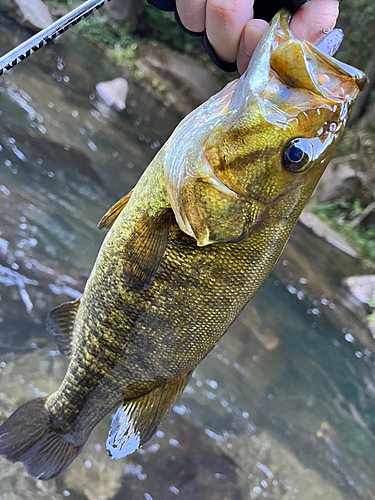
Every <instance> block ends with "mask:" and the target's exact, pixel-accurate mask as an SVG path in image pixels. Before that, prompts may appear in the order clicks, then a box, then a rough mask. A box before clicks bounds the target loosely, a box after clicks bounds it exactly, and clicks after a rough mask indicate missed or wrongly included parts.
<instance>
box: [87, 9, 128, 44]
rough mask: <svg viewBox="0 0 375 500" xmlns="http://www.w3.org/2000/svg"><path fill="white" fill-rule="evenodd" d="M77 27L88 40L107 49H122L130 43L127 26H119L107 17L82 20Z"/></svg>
mask: <svg viewBox="0 0 375 500" xmlns="http://www.w3.org/2000/svg"><path fill="white" fill-rule="evenodd" d="M78 26H79V28H80V30H81V31H82V32H83V33H84V34H85V35H86V36H87V38H88V39H89V40H91V41H92V42H96V43H100V44H102V45H104V46H105V47H108V48H112V47H113V48H117V49H124V48H127V47H128V46H129V44H130V42H131V41H132V36H131V35H130V28H129V25H127V24H126V25H125V26H119V25H118V24H117V23H116V22H115V21H113V20H112V19H111V18H110V17H108V16H107V15H102V16H99V15H97V16H93V17H91V18H89V19H83V20H82V21H81V22H80V23H79V25H78Z"/></svg>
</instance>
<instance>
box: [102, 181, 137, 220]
mask: <svg viewBox="0 0 375 500" xmlns="http://www.w3.org/2000/svg"><path fill="white" fill-rule="evenodd" d="M132 193H133V190H131V191H130V192H129V193H128V194H127V195H126V196H123V197H122V198H121V200H119V201H118V202H117V203H115V204H114V205H113V207H111V208H110V209H109V210H108V212H107V213H105V214H104V215H103V217H102V218H101V219H100V221H99V224H98V229H110V228H111V227H112V226H113V224H114V223H115V221H116V219H117V217H118V216H119V215H120V213H121V212H122V211H123V210H124V208H125V207H126V205H127V204H128V202H129V200H130V197H131V195H132Z"/></svg>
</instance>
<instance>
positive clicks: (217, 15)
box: [176, 0, 339, 74]
mask: <svg viewBox="0 0 375 500" xmlns="http://www.w3.org/2000/svg"><path fill="white" fill-rule="evenodd" d="M264 1H267V0H264ZM253 5H254V0H176V9H177V13H178V16H179V18H180V20H181V23H182V24H183V26H184V27H185V28H186V29H187V30H189V31H192V32H203V31H204V30H206V35H207V38H208V40H209V42H210V44H211V46H212V48H213V49H214V51H215V54H216V56H217V57H218V59H220V60H221V61H223V62H225V63H234V62H237V67H238V71H239V72H240V74H242V73H244V72H245V70H246V68H247V66H248V64H249V61H250V59H251V56H252V54H253V52H254V50H255V47H256V46H257V44H258V42H259V40H260V37H261V35H262V33H263V31H264V29H265V28H266V26H267V25H268V23H267V22H266V21H264V20H263V19H254V9H253ZM338 13H339V1H338V0H310V1H307V2H306V3H304V4H303V5H302V6H301V7H300V8H299V9H298V10H297V11H296V12H295V13H294V14H293V16H292V19H291V22H290V28H291V30H292V32H293V34H294V36H295V37H296V38H298V39H299V40H308V41H310V42H312V43H314V42H316V40H318V39H319V38H321V37H322V36H323V30H329V31H330V30H332V29H333V28H334V26H335V23H336V20H337V16H338Z"/></svg>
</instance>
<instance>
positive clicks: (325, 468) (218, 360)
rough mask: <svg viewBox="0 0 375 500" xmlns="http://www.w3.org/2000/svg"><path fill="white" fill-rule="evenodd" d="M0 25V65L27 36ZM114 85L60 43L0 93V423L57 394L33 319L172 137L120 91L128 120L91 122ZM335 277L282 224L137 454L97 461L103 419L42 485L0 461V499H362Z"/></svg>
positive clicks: (370, 377)
mask: <svg viewBox="0 0 375 500" xmlns="http://www.w3.org/2000/svg"><path fill="white" fill-rule="evenodd" d="M0 21H1V26H2V32H1V33H0V41H1V47H2V51H3V52H6V51H7V50H9V49H10V48H11V44H10V40H11V41H12V45H15V44H16V43H19V41H21V39H23V38H25V37H26V36H27V34H26V32H25V31H24V30H23V29H21V28H19V27H18V26H17V25H16V24H14V23H13V22H11V21H9V20H7V19H5V18H4V19H1V20H0ZM117 76H118V73H117V72H116V70H115V69H114V68H112V67H111V66H110V65H109V63H108V62H106V61H105V59H103V58H102V53H101V52H100V51H99V50H98V49H95V48H94V47H92V46H91V45H89V44H88V43H87V42H86V41H85V40H83V39H82V38H80V37H79V36H78V35H77V34H75V33H71V34H70V33H69V34H66V35H64V37H63V39H62V40H61V41H60V42H59V43H58V44H56V45H54V46H52V47H49V48H46V49H43V50H42V51H40V52H38V53H37V54H35V55H34V56H33V57H32V58H31V59H30V60H27V61H25V62H23V63H22V64H21V65H20V66H17V67H16V68H15V69H13V70H12V72H11V73H10V74H8V75H5V76H4V77H3V78H1V79H0V114H1V116H0V206H1V210H0V296H1V302H0V355H1V358H0V381H1V386H0V420H1V421H2V420H3V419H4V418H5V417H6V416H8V415H9V414H10V413H11V412H12V411H13V410H14V409H15V408H16V407H17V406H18V405H19V404H20V403H22V402H24V401H26V400H28V399H31V398H33V397H37V396H39V395H40V394H42V393H50V392H52V391H54V390H55V389H56V388H57V386H58V385H59V382H60V381H61V379H62V377H63V375H64V372H65V369H66V361H65V360H64V359H63V358H62V356H60V355H59V354H58V352H57V351H56V346H55V344H54V343H53V340H52V339H51V338H49V337H48V335H47V333H46V331H45V328H44V319H45V317H46V315H47V313H48V311H49V310H50V309H51V308H52V307H54V306H56V305H58V304H59V303H61V302H63V301H66V300H69V299H72V298H75V297H77V296H79V294H80V293H81V292H82V290H83V288H84V285H85V281H86V279H87V277H88V275H89V273H90V270H91V267H92V265H93V262H94V260H95V257H96V253H97V251H98V249H99V246H100V243H101V241H102V239H103V234H102V233H101V232H99V231H98V230H97V229H96V224H97V222H98V221H99V219H100V218H101V216H102V215H103V213H104V212H105V211H106V210H107V208H108V207H109V206H110V205H111V204H112V203H113V202H114V201H116V200H117V199H118V198H119V197H121V196H123V195H124V194H126V193H127V192H128V191H129V190H130V189H131V188H132V187H133V185H134V184H135V182H136V181H137V179H138V178H139V176H140V174H141V173H142V171H143V170H144V168H145V167H146V166H147V164H148V163H149V161H150V160H151V158H152V157H153V155H154V154H155V152H156V151H157V150H158V149H159V147H160V145H161V144H163V142H164V141H165V140H166V138H167V137H168V135H169V134H170V132H171V131H172V130H173V128H174V127H175V126H176V124H177V123H178V116H177V115H176V114H175V113H173V112H172V111H171V110H168V109H166V108H164V107H163V106H162V105H161V104H160V103H158V102H157V101H155V100H154V99H153V98H152V97H151V96H149V95H147V94H145V92H144V90H142V89H141V88H139V87H137V86H136V85H134V84H130V91H129V96H128V100H127V109H126V111H124V112H122V113H120V114H115V113H114V112H113V111H111V110H110V109H109V108H107V107H106V106H105V105H104V104H103V103H102V102H101V101H100V100H99V98H98V97H97V95H96V93H95V85H96V84H97V83H98V82H99V81H103V80H109V79H111V78H114V77H117ZM343 269H345V272H346V273H347V274H350V273H354V272H356V271H358V270H359V265H358V263H356V262H355V261H353V260H352V259H351V258H350V257H347V256H345V255H343V254H341V253H340V252H338V251H337V250H335V249H333V248H331V247H330V246H326V245H324V244H323V243H322V242H321V241H320V240H319V241H318V240H317V239H316V238H314V237H313V236H312V235H311V234H310V233H309V232H308V231H307V230H306V229H305V228H303V227H302V226H298V227H297V228H296V231H295V232H294V234H293V237H292V239H291V242H290V243H289V245H288V247H287V248H286V250H285V252H284V254H283V256H282V257H281V259H280V261H279V263H278V265H277V267H276V268H275V271H274V272H273V274H272V275H271V276H270V277H269V278H268V280H267V281H266V283H265V285H264V286H263V287H262V289H261V290H260V292H259V293H258V294H257V295H256V297H255V298H254V300H253V301H252V302H251V303H250V304H249V305H248V306H247V307H246V308H245V310H244V311H243V313H242V314H241V315H240V317H239V318H238V319H237V320H236V322H235V323H234V324H233V326H232V327H231V328H230V331H229V332H228V333H227V334H226V335H225V336H224V338H223V339H222V340H221V341H220V343H219V345H218V346H217V347H216V348H215V349H214V351H213V352H212V353H211V354H210V355H209V356H208V357H207V358H206V359H205V360H204V362H203V363H202V364H201V365H200V366H199V367H198V369H197V370H196V372H195V374H194V376H193V379H192V382H191V383H190V384H189V386H188V388H187V389H186V391H185V393H184V394H183V396H182V397H181V398H180V400H179V401H178V403H177V405H176V406H175V408H174V410H173V411H172V412H171V414H170V416H169V417H168V418H167V419H166V420H165V421H164V422H163V424H162V425H161V427H160V429H159V431H158V432H157V434H156V436H155V437H154V438H153V439H152V440H151V441H150V442H149V443H148V444H147V445H146V446H145V447H144V449H143V450H139V451H138V452H136V453H135V454H133V455H132V456H130V457H128V458H126V459H124V460H121V461H111V460H110V459H109V458H108V455H107V452H106V451H105V446H104V443H105V439H106V434H107V432H108V427H109V422H110V419H109V417H107V418H106V419H104V421H103V422H102V423H101V424H100V425H99V426H98V427H97V428H96V429H95V430H94V432H93V434H92V436H91V438H90V441H89V443H88V445H87V446H86V447H85V449H84V451H83V452H82V454H81V455H80V457H78V459H77V460H76V461H75V462H74V464H73V465H72V466H71V467H70V468H69V469H67V471H66V472H64V474H62V475H61V476H60V477H58V478H57V479H56V480H53V481H50V482H48V483H43V482H41V481H34V480H33V479H31V478H29V477H28V476H27V474H26V473H25V470H24V468H23V467H22V466H21V465H20V464H15V465H12V464H9V463H8V462H5V461H4V460H1V464H0V498H1V500H13V499H14V500H16V499H17V500H20V499H26V498H27V499H29V498H42V499H63V498H66V497H70V498H72V499H74V500H81V499H82V500H84V499H89V500H106V499H113V500H120V499H122V498H127V499H129V500H132V499H134V500H135V499H138V500H139V499H146V500H152V499H155V500H158V499H163V500H168V499H173V498H182V499H192V498H194V499H195V500H203V499H207V498H210V499H214V500H224V499H225V500H227V499H228V500H232V499H233V500H234V499H248V498H249V499H252V498H254V499H257V498H268V499H271V500H294V499H295V500H297V499H298V500H319V499H322V500H340V499H347V500H349V499H350V500H356V499H358V500H370V499H373V498H374V497H375V480H374V477H373V449H374V444H375V443H374V431H375V417H374V415H375V412H374V410H375V408H374V395H375V370H374V358H373V356H372V354H371V353H370V351H369V350H367V349H366V348H364V347H363V345H362V344H359V343H358V342H357V340H356V338H358V335H359V333H361V335H362V336H363V331H362V327H361V326H360V325H359V324H357V323H356V320H355V319H354V318H353V317H352V316H351V315H350V314H348V313H347V312H346V311H345V310H344V309H343V308H342V307H341V305H340V303H339V302H338V301H337V299H335V294H336V291H337V287H338V286H339V282H340V279H341V277H342V270H343Z"/></svg>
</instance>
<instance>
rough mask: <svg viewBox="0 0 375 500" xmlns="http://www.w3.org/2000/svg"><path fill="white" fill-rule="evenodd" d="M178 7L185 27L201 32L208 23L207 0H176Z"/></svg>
mask: <svg viewBox="0 0 375 500" xmlns="http://www.w3.org/2000/svg"><path fill="white" fill-rule="evenodd" d="M176 9H177V12H178V15H179V18H180V20H181V22H182V24H183V25H184V27H185V28H186V29H187V30H189V31H194V32H195V33H200V32H201V31H204V28H205V25H206V0H190V1H189V2H188V1H187V0H176Z"/></svg>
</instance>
